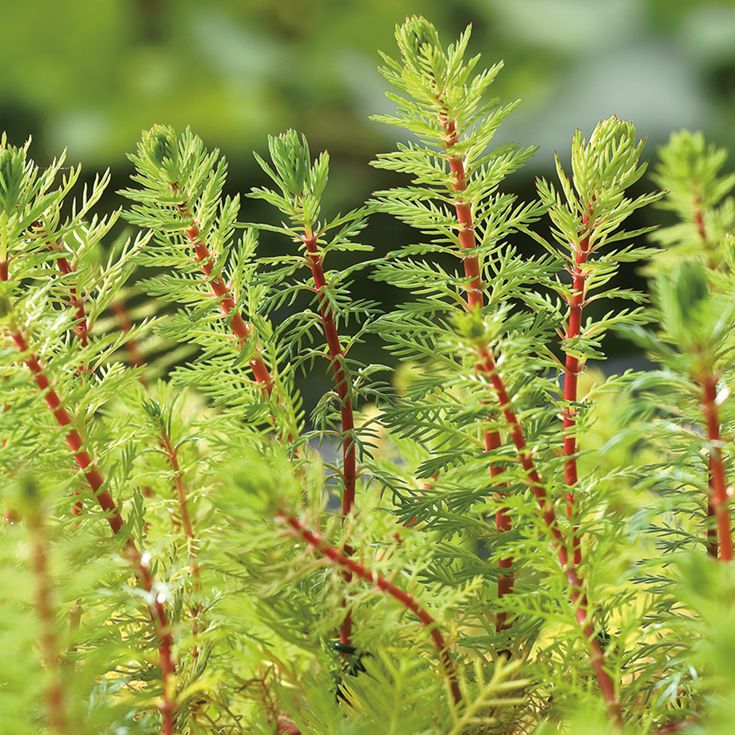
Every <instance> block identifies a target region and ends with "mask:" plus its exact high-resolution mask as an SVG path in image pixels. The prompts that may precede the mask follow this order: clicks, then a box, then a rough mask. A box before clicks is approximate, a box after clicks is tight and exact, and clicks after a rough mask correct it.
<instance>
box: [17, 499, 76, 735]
mask: <svg viewBox="0 0 735 735" xmlns="http://www.w3.org/2000/svg"><path fill="white" fill-rule="evenodd" d="M26 521H27V523H28V528H29V531H30V534H31V567H32V570H33V574H34V575H35V577H36V605H35V607H36V615H37V617H38V622H39V625H40V628H41V635H40V638H39V644H40V645H39V647H40V649H41V657H42V658H43V662H44V665H45V667H46V671H47V673H48V676H49V684H48V686H47V688H46V713H47V717H48V724H49V727H50V728H51V729H52V730H54V731H55V732H57V733H59V734H60V735H67V734H68V733H69V732H70V723H69V717H68V714H67V707H68V702H67V695H66V691H65V689H64V677H63V671H62V669H61V648H60V646H59V639H58V633H57V618H56V611H55V610H54V606H53V602H52V584H51V578H50V575H49V569H48V554H47V546H48V539H47V537H46V532H45V527H44V523H43V517H42V515H41V512H40V510H39V509H38V508H34V509H33V510H32V511H31V512H30V513H28V514H27V518H26Z"/></svg>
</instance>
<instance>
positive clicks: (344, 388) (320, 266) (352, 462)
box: [303, 231, 357, 645]
mask: <svg viewBox="0 0 735 735" xmlns="http://www.w3.org/2000/svg"><path fill="white" fill-rule="evenodd" d="M303 241H304V245H305V246H306V253H307V256H308V263H309V268H310V269H311V275H312V277H313V279H314V289H315V290H316V298H317V302H318V304H319V314H320V316H321V320H322V329H323V330H324V338H325V339H326V341H327V350H328V351H329V360H330V362H331V364H332V373H333V374H334V384H335V387H336V390H337V396H338V397H339V403H340V416H341V423H342V479H343V488H342V514H343V515H347V514H348V513H349V512H350V511H351V510H352V506H353V504H354V502H355V483H356V480H357V460H356V456H355V455H356V452H355V442H354V436H353V433H354V430H355V418H354V415H353V411H352V395H351V393H352V390H351V386H350V379H349V376H348V374H347V370H346V367H345V362H344V360H345V356H344V352H343V350H342V345H341V343H340V340H339V330H338V329H337V320H336V319H335V318H334V313H333V312H332V309H331V308H330V305H329V298H328V297H327V294H326V292H325V289H326V287H327V280H326V277H325V275H324V261H323V259H322V255H321V253H320V252H319V245H318V243H317V237H316V235H314V234H313V233H312V232H311V231H305V232H304V235H303ZM343 576H344V578H345V581H346V582H349V581H350V575H349V573H345V574H344V575H343ZM339 637H340V642H341V643H343V644H345V645H349V643H350V639H351V638H352V614H351V613H350V612H349V611H347V614H346V615H345V619H344V620H343V621H342V625H341V627H340V632H339Z"/></svg>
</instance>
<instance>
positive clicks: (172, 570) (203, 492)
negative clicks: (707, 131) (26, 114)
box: [0, 17, 735, 735]
mask: <svg viewBox="0 0 735 735" xmlns="http://www.w3.org/2000/svg"><path fill="white" fill-rule="evenodd" d="M396 41H397V44H398V56H397V57H396V58H395V59H394V58H391V57H390V56H388V55H385V56H384V57H383V60H384V67H383V73H384V75H385V77H386V79H387V80H388V82H389V83H390V85H391V86H392V88H393V91H391V92H390V93H389V99H390V100H391V101H392V103H393V105H394V107H395V110H394V112H393V113H392V114H387V115H381V116H379V118H378V119H379V120H382V121H384V122H387V123H389V124H391V125H394V126H398V127H399V128H401V129H403V130H404V131H406V135H407V137H408V140H407V142H399V143H398V144H397V148H396V150H395V151H393V152H388V153H382V154H379V155H378V157H377V159H376V161H375V162H374V164H375V166H376V167H378V168H382V169H385V170H387V171H389V172H392V174H397V175H398V177H403V181H398V182H397V184H396V185H395V186H392V187H390V188H386V189H384V190H381V191H378V192H376V193H375V195H374V197H373V198H372V200H371V201H370V202H369V203H368V204H367V205H364V206H358V207H357V208H356V209H353V210H350V211H347V212H346V213H344V214H333V213H330V204H329V196H330V192H331V191H332V189H333V188H334V184H332V185H328V182H329V175H330V171H329V162H330V159H329V154H328V153H327V152H322V153H319V154H318V155H316V156H315V155H314V154H312V152H311V149H310V146H309V143H308V142H307V139H306V137H305V136H303V135H300V134H298V133H296V132H294V131H293V130H289V131H287V132H286V133H283V134H281V135H279V136H276V137H272V138H269V140H268V152H269V155H268V158H267V159H266V158H265V157H260V156H256V158H257V160H258V163H259V164H260V166H261V167H262V168H263V170H264V172H265V173H266V174H267V176H268V177H269V178H270V179H271V183H270V184H269V185H268V186H264V187H259V188H256V189H253V190H252V191H251V192H250V195H251V197H252V198H254V199H260V200H263V201H265V202H266V203H268V204H270V205H271V206H272V207H273V209H274V210H275V212H276V214H275V215H274V217H275V218H274V219H273V220H272V221H270V222H267V223H246V222H242V219H247V218H243V217H242V216H241V212H240V200H239V197H236V196H230V195H226V194H225V190H226V186H227V174H228V170H227V163H226V161H225V159H224V157H223V156H222V155H221V154H220V153H219V151H218V150H216V149H214V150H210V149H208V148H207V147H206V146H205V144H204V142H203V141H202V139H201V138H199V137H198V136H197V135H195V134H194V133H193V132H192V131H191V130H190V129H186V130H185V131H184V132H183V133H179V132H177V131H176V130H174V129H173V128H171V127H168V126H154V127H153V128H151V129H150V130H148V131H146V132H144V133H143V136H142V139H141V141H140V142H139V144H138V146H137V149H136V151H135V152H134V153H133V154H132V155H131V156H130V158H131V161H132V163H133V165H134V169H135V170H134V172H133V175H132V184H131V186H130V187H129V188H127V189H126V190H125V191H124V192H122V193H123V195H124V196H125V197H126V199H127V200H128V201H129V204H128V205H127V207H126V209H125V211H124V212H123V213H122V214H123V217H124V218H125V219H126V220H127V221H128V222H129V223H130V225H131V226H132V227H133V228H135V229H136V230H138V231H139V234H136V235H131V236H130V237H129V238H128V235H127V234H125V233H124V234H123V235H122V236H121V237H120V236H118V233H117V231H116V229H117V228H116V225H117V221H118V217H119V214H120V213H119V212H114V213H112V214H108V215H101V214H100V213H99V211H100V209H101V207H100V199H101V196H102V193H103V191H104V189H105V187H106V186H107V184H108V176H107V175H106V174H105V175H102V176H100V177H98V178H97V179H96V180H95V182H94V184H93V185H92V186H90V187H88V188H87V189H83V190H82V191H81V192H79V191H78V186H77V182H78V180H79V177H80V172H79V169H78V168H72V169H67V168H65V167H64V161H63V157H60V158H59V159H57V160H56V161H54V162H53V163H52V164H51V165H50V166H49V167H46V168H41V167H39V166H38V165H37V164H36V163H35V162H34V161H33V160H32V159H31V157H30V148H29V146H28V145H27V144H26V146H24V147H20V148H18V147H14V146H13V145H11V144H10V143H9V142H8V141H7V139H6V138H5V137H3V138H2V141H1V142H0V266H2V267H1V268H0V280H1V281H2V283H1V284H0V286H1V288H0V312H2V322H1V324H0V334H1V335H2V342H1V344H0V383H1V384H2V387H3V400H2V403H3V406H4V410H3V411H0V472H2V476H3V478H4V482H3V485H2V502H3V504H4V511H5V516H4V522H3V525H2V528H1V529H0V531H1V532H0V558H1V559H2V566H1V569H2V571H0V590H1V591H0V596H1V598H2V602H3V616H2V618H1V619H0V669H1V670H2V671H3V672H4V673H3V675H2V677H1V678H2V681H1V682H0V721H2V723H3V728H4V730H3V732H8V733H18V735H20V734H21V733H27V732H31V731H33V732H39V731H40V732H49V733H62V734H64V735H66V734H70V733H72V732H74V733H76V732H79V733H87V732H88V733H90V734H91V733H103V734H109V735H113V734H118V733H126V735H149V734H150V735H152V734H153V733H158V732H161V733H163V735H171V734H172V733H180V734H181V735H205V733H206V735H212V734H217V735H238V734H239V733H251V732H255V733H263V734H264V735H265V734H267V733H274V732H276V733H291V734H292V735H293V734H294V733H297V732H299V733H304V734H306V733H312V734H313V735H323V734H324V733H332V734H334V735H357V734H360V733H365V734H367V733H373V732H385V733H417V734H418V733H425V734H427V735H428V734H429V733H432V734H436V735H440V734H441V735H474V734H475V733H478V734H479V733H498V734H500V733H511V732H513V733H551V732H593V731H594V732H615V731H625V732H631V733H633V732H642V733H655V732H658V731H659V730H660V728H663V727H666V726H669V725H673V726H676V727H690V723H696V724H693V725H691V731H693V732H696V731H707V732H715V733H719V732H722V733H724V732H727V731H728V730H727V727H728V722H729V721H728V715H729V713H730V712H731V709H732V700H733V687H732V684H731V682H732V678H733V677H732V673H733V672H732V663H731V662H732V659H733V657H732V655H731V649H732V647H733V641H732V627H733V626H732V624H731V623H732V621H731V617H732V613H731V611H730V609H731V608H732V599H731V598H732V596H733V589H735V588H734V587H733V579H732V564H729V563H725V562H728V561H729V556H728V552H727V544H726V543H725V542H726V540H727V538H728V536H729V535H731V531H730V516H731V512H730V509H729V507H728V490H727V487H728V483H727V477H728V476H729V473H730V472H731V467H732V456H731V455H732V446H731V444H732V442H731V441H730V437H731V434H732V431H733V422H734V421H735V411H734V410H733V406H732V401H731V399H730V393H729V391H730V384H731V382H732V379H733V371H732V368H731V365H732V357H733V352H732V346H733V342H732V337H731V334H732V333H733V329H732V327H733V321H734V320H735V313H733V307H732V304H733V303H734V302H733V298H732V296H733V289H732V273H733V266H734V265H735V260H734V259H735V255H734V254H733V253H734V252H735V250H733V248H732V236H733V233H732V232H731V230H732V227H731V222H730V209H731V207H732V205H731V202H730V200H729V199H728V198H727V197H728V194H729V192H730V190H731V188H732V185H733V178H732V177H731V176H730V175H727V174H723V173H722V168H723V165H724V158H723V154H722V153H721V152H720V151H719V150H716V149H713V148H711V147H709V146H708V145H707V144H706V143H705V142H704V140H703V139H702V138H701V137H700V136H698V135H692V134H684V133H682V134H677V135H676V136H675V137H674V138H673V139H672V143H671V144H670V145H669V146H668V147H667V148H666V149H665V150H664V151H663V153H662V162H661V164H660V165H659V167H658V168H657V174H656V175H655V177H654V178H655V181H656V182H657V184H658V185H659V186H662V187H664V188H665V189H666V190H667V191H666V193H665V194H660V193H658V192H653V193H643V194H631V193H630V191H631V188H633V190H634V191H637V188H636V187H639V186H641V181H642V179H643V176H644V174H645V163H644V162H643V161H642V151H643V143H642V142H641V141H639V140H638V139H637V137H636V131H635V128H634V126H633V125H632V124H631V123H629V122H625V121H622V120H619V119H617V118H610V119H607V120H604V121H602V122H601V123H599V124H598V125H597V126H596V127H595V129H594V130H593V131H592V133H591V135H590V136H589V137H588V138H586V137H585V136H584V135H583V133H582V132H580V131H577V132H576V133H575V134H574V135H573V137H572V141H571V166H568V167H565V166H564V165H563V164H562V163H561V157H560V156H557V157H556V167H557V178H558V183H550V182H547V181H545V180H539V182H538V187H537V188H538V199H532V200H530V201H524V200H523V199H522V198H521V197H520V196H518V195H516V194H511V193H508V192H507V188H508V186H509V184H508V181H507V179H508V177H510V176H511V175H512V174H514V173H516V172H517V171H519V170H520V169H521V167H522V166H523V165H524V164H525V163H526V162H527V161H528V160H529V158H530V157H531V155H532V153H533V151H534V149H533V147H523V146H516V145H504V146H501V147H499V148H493V147H492V141H493V139H494V136H495V135H496V132H497V130H498V128H499V126H500V124H501V123H502V122H504V121H506V119H507V118H508V116H509V115H510V112H511V111H512V110H513V109H514V108H515V103H511V104H505V103H502V102H499V101H498V100H497V99H495V98H494V97H493V96H492V95H491V92H490V89H491V85H493V84H494V83H495V82H496V77H497V74H498V72H499V71H500V68H501V65H500V64H495V65H494V66H492V67H490V68H489V69H483V68H482V66H481V61H480V58H479V57H478V56H473V55H471V54H470V53H469V48H470V43H471V37H470V33H469V30H467V31H465V32H464V33H463V34H462V35H461V36H460V37H459V39H458V40H457V41H456V42H455V43H453V44H450V45H449V46H445V45H443V43H442V41H441V39H440V36H439V33H438V31H437V30H436V28H435V27H434V26H433V25H431V24H430V23H428V22H427V21H426V20H424V19H423V18H416V17H413V18H410V19H408V20H407V21H406V22H405V23H403V24H402V25H400V26H399V27H398V28H397V31H396ZM644 188H647V187H645V186H644ZM655 202H659V203H660V204H661V206H663V207H664V208H666V209H668V210H671V211H673V212H674V213H676V215H677V216H678V217H679V219H680V222H679V223H678V224H676V225H672V226H671V227H669V228H668V229H663V230H658V231H656V232H655V233H653V234H652V238H653V240H654V242H656V243H657V244H658V245H659V246H662V247H658V248H656V249H654V248H649V247H645V246H642V245H641V244H640V242H639V240H640V239H641V238H642V237H643V236H645V235H647V234H651V232H652V231H651V230H650V229H648V228H646V229H643V230H640V229H639V230H633V231H631V230H626V229H625V226H626V222H627V221H628V220H629V218H630V217H631V216H632V215H633V214H634V213H635V212H637V211H638V210H640V209H643V208H644V207H647V206H648V205H650V204H653V203H655ZM374 214H378V215H381V216H382V215H390V216H392V217H395V218H397V219H398V220H400V221H402V222H404V223H407V224H408V225H410V226H411V227H412V228H413V229H414V230H416V231H417V232H418V236H417V242H416V243H413V244H411V245H408V246H405V247H400V248H395V247H392V246H390V245H389V246H387V247H383V244H382V243H381V244H380V245H381V247H380V248H378V247H376V248H375V249H373V247H372V246H370V245H368V244H365V243H364V242H363V240H365V239H367V235H366V224H367V221H368V218H369V217H371V216H373V215H374ZM547 218H548V219H547ZM259 230H265V231H268V232H269V233H274V234H276V235H278V236H281V237H283V238H284V240H285V241H287V242H288V243H289V244H290V245H291V247H292V250H291V251H289V252H288V253H286V254H285V255H282V256H273V255H265V256H264V255H263V254H261V253H260V252H259V244H258V238H257V237H256V232H258V231H259ZM703 233H704V234H703ZM532 248H537V251H533V250H532ZM386 250H387V251H388V252H387V254H385V251H386ZM646 260H648V261H649V262H650V264H652V265H649V266H648V267H649V268H652V269H655V270H656V271H657V274H656V275H657V278H656V279H655V282H654V284H653V287H652V288H651V295H652V298H651V303H650V304H649V303H648V301H647V299H646V297H645V296H644V295H643V294H641V293H638V292H634V291H631V290H628V289H624V288H621V287H620V286H619V285H618V281H617V278H618V275H619V270H620V268H621V266H623V265H625V264H628V263H632V262H638V261H646ZM360 271H364V272H366V273H368V274H369V275H370V276H371V277H372V278H374V279H376V280H377V281H380V282H384V283H388V284H390V285H391V286H392V287H395V288H397V289H399V290H400V293H401V294H402V295H403V297H404V298H403V302H402V303H400V304H399V305H398V306H396V307H394V308H391V309H390V310H388V311H387V312H386V313H382V312H381V311H380V309H379V308H378V306H377V305H376V303H374V302H373V301H369V300H362V299H358V298H355V296H354V293H353V289H352V282H353V279H354V277H355V274H357V273H358V272H360ZM570 277H571V283H570ZM142 293H146V294H147V295H148V296H147V300H145V297H142V296H141V294H142ZM131 297H132V299H133V301H134V306H133V310H134V313H135V317H134V318H133V323H132V324H131V325H127V324H125V323H124V322H123V321H120V317H119V312H120V308H121V305H122V304H123V302H125V301H126V300H129V299H131ZM602 299H606V301H607V303H608V304H609V310H608V311H607V312H602V313H601V312H599V311H597V310H596V307H595V306H592V307H591V308H590V309H589V311H587V310H586V309H587V307H588V306H590V305H593V304H595V303H597V302H598V301H601V300H602ZM625 301H630V302H632V303H633V306H632V307H627V306H624V303H625ZM583 312H584V319H583V318H582V315H583ZM116 320H117V321H116ZM575 320H577V321H576V326H575ZM644 327H645V328H644ZM611 328H615V329H616V330H617V331H618V332H622V333H624V334H625V335H627V336H629V337H630V338H631V339H632V340H633V341H634V342H635V343H637V345H638V346H639V347H640V348H641V349H642V350H644V351H646V352H647V353H648V355H649V356H650V358H651V359H653V360H655V361H656V362H657V363H658V365H657V366H656V369H653V370H646V371H642V372H638V373H634V372H632V371H627V372H625V373H623V374H622V375H608V376H607V377H605V376H603V375H602V373H595V372H593V371H589V370H586V369H585V368H586V365H587V362H588V361H590V360H600V361H601V360H603V359H604V357H605V354H604V352H605V341H604V339H605V336H606V334H607V332H608V331H609V330H610V329H611ZM368 336H371V337H374V338H377V339H379V340H380V341H381V342H382V344H383V345H384V346H385V349H386V350H387V351H388V352H389V353H391V354H392V355H393V356H394V357H395V358H397V359H398V360H399V361H400V364H399V366H398V368H397V369H396V370H395V371H394V372H393V375H391V376H390V377H391V378H392V380H390V381H388V380H387V379H386V375H387V374H388V373H389V368H388V367H386V366H385V365H382V364H381V361H380V360H379V359H376V358H375V356H374V355H371V354H369V353H368V351H367V350H365V349H364V343H365V340H366V338H367V337H368ZM138 342H140V343H141V344H142V345H143V349H142V352H140V353H139V352H137V351H136V350H137V343H138ZM166 352H170V354H168V355H167V354H166ZM560 352H561V353H564V356H565V361H564V362H562V360H561V359H560V358H559V355H560ZM141 355H142V356H141ZM322 366H324V367H325V372H327V373H329V374H330V377H329V379H330V381H331V382H330V387H329V388H328V389H327V390H325V391H324V394H323V396H322V397H321V398H320V400H319V401H318V402H317V404H316V406H315V407H314V408H313V410H312V411H310V412H309V413H308V414H307V413H306V412H305V411H303V410H302V406H301V400H300V397H299V394H298V391H297V390H296V388H295V384H296V376H297V374H298V373H299V372H303V373H304V375H305V377H306V379H307V380H309V381H312V382H314V383H315V384H316V383H317V382H318V380H317V379H316V376H315V371H316V368H317V367H322ZM570 366H571V367H570ZM562 376H563V377H562ZM570 376H573V378H574V381H573V384H574V388H575V390H574V392H573V393H572V392H568V391H567V390H566V389H565V388H566V386H567V385H568V383H566V381H567V380H569V378H570ZM560 383H562V384H563V385H562V387H560ZM49 409H50V410H49ZM570 417H573V418H574V424H573V431H574V438H575V440H576V443H575V444H574V446H573V448H572V450H571V451H569V450H568V439H569V437H570V430H569V420H570ZM563 421H564V423H563ZM338 447H339V448H341V450H342V452H341V456H339V457H337V458H336V459H335V458H334V456H333V455H334V454H335V452H336V450H337V448H338ZM571 461H574V462H575V463H576V464H575V474H576V475H578V476H577V477H576V479H575V480H574V481H573V482H570V481H569V463H570V462H571ZM351 467H352V469H354V475H351V472H352V469H351ZM350 482H352V483H354V486H355V488H356V493H355V498H354V504H351V505H349V507H345V504H344V502H343V506H342V511H343V512H342V513H338V512H336V508H335V495H336V494H338V493H340V492H341V493H342V497H343V500H344V497H345V493H346V492H347V489H348V487H349V485H350ZM570 496H572V498H571V500H570ZM567 508H571V510H570V511H569V513H568V514H567ZM713 532H715V533H713ZM577 539H579V540H580V543H579V547H578V548H577V545H576V543H575V541H576V540H577ZM713 545H714V551H715V552H717V551H719V555H720V558H721V561H722V562H723V563H717V562H716V561H715V560H714V559H713V558H711V557H712V556H714V554H713ZM575 552H576V553H575ZM348 614H349V618H348ZM347 619H349V621H351V626H352V627H351V630H350V629H349V626H347V625H346V623H345V621H346V620H347ZM338 631H339V635H340V636H341V637H340V638H339V639H338V638H337V636H338ZM169 635H170V636H172V642H173V643H172V645H170V644H171V640H170V639H169ZM695 728H697V729H695Z"/></svg>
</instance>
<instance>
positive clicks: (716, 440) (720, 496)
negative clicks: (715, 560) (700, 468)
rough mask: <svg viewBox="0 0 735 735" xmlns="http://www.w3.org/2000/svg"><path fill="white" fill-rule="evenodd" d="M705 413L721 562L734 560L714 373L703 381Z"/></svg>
mask: <svg viewBox="0 0 735 735" xmlns="http://www.w3.org/2000/svg"><path fill="white" fill-rule="evenodd" d="M702 412H703V414H704V423H705V426H706V428H707V439H708V441H709V477H710V480H709V482H710V488H711V491H712V494H711V498H710V505H711V507H712V512H713V514H714V520H715V524H716V528H717V540H718V542H719V559H720V561H732V558H733V544H732V531H731V528H730V508H729V505H728V500H729V499H728V493H727V479H726V476H725V463H724V459H723V456H722V438H721V436H720V417H719V411H718V410H717V377H716V376H715V375H712V374H711V373H710V374H709V375H706V376H705V377H704V379H703V380H702Z"/></svg>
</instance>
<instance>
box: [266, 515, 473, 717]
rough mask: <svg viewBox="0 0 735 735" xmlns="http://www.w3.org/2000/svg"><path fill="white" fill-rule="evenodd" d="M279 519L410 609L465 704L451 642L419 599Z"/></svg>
mask: <svg viewBox="0 0 735 735" xmlns="http://www.w3.org/2000/svg"><path fill="white" fill-rule="evenodd" d="M276 519H277V520H279V521H280V522H281V523H285V524H286V525H288V526H290V527H291V528H292V529H293V531H294V532H295V533H296V534H297V535H298V536H299V537H300V538H302V539H303V540H304V541H305V542H306V543H307V544H308V545H309V546H311V547H312V549H314V551H316V552H318V553H319V554H321V555H322V556H325V557H327V559H329V560H330V561H332V562H334V563H335V564H337V565H338V566H340V567H342V568H343V569H345V570H347V571H349V572H350V574H351V575H354V576H355V577H359V578H360V579H362V580H364V581H365V582H367V583H368V584H372V585H375V586H376V587H377V588H378V589H379V590H381V591H382V592H385V593H386V594H387V595H390V596H391V597H392V598H393V599H395V600H397V601H398V602H400V603H401V605H403V607H405V608H406V609H407V610H410V611H411V612H412V613H413V614H414V615H415V616H416V617H417V618H418V619H419V620H420V621H421V623H422V625H423V626H424V627H425V628H426V629H427V630H428V631H429V633H430V635H431V640H432V641H433V643H434V647H435V648H436V650H437V652H438V653H439V657H440V658H441V662H442V666H443V667H444V671H445V673H446V675H447V679H448V680H449V685H450V688H451V691H452V698H453V700H454V703H455V704H459V703H460V702H461V701H462V693H461V692H460V689H459V682H458V680H457V672H456V671H455V668H454V662H453V661H452V657H451V655H450V653H449V649H448V648H447V643H446V641H445V640H444V636H443V635H442V632H441V631H440V630H439V628H438V626H437V622H436V620H434V618H433V617H432V616H431V615H430V614H429V612H428V611H427V610H426V609H425V608H424V607H422V605H421V604H420V603H419V602H418V601H417V600H416V598H415V597H414V596H413V595H411V594H410V593H409V592H406V591H405V590H402V589H401V588H400V587H398V586H396V585H395V584H393V582H390V581H389V580H387V579H386V578H385V577H383V576H381V575H380V574H378V573H377V572H374V571H372V570H371V569H368V568H367V567H365V566H363V565H362V564H359V563H358V562H356V561H354V560H352V559H350V558H349V557H348V556H346V555H345V554H343V553H342V552H340V551H339V550H338V549H335V548H334V547H333V546H330V545H329V544H328V543H327V542H326V541H324V540H323V539H322V538H321V537H320V536H319V535H318V534H316V533H314V532H313V531H310V530H309V529H308V528H306V526H304V525H303V524H302V523H301V521H299V519H298V518H296V517H295V516H293V515H290V514H288V513H285V512H284V511H282V510H279V511H277V512H276Z"/></svg>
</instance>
